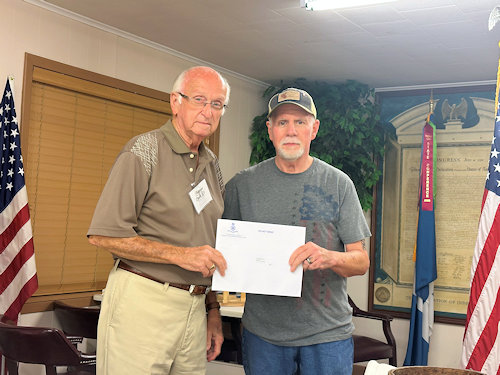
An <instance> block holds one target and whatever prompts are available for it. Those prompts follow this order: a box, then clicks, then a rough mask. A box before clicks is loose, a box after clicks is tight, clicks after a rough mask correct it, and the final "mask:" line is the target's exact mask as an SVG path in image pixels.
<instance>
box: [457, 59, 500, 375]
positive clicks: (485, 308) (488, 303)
mask: <svg viewBox="0 0 500 375" xmlns="http://www.w3.org/2000/svg"><path fill="white" fill-rule="evenodd" d="M499 75H500V67H499ZM498 89H499V85H498V84H497V90H498ZM495 102H496V118H495V131H494V133H493V141H492V145H491V152H490V161H489V165H488V174H487V177H486V186H485V190H484V195H483V203H482V207H481V216H480V218H479V230H478V235H477V240H476V246H475V249H474V255H473V257H472V267H471V280H472V281H471V288H470V296H469V305H468V308H467V318H466V322H465V333H464V342H463V350H462V366H463V367H464V368H467V369H472V370H476V371H481V372H483V373H486V374H488V375H493V374H500V330H499V323H500V209H499V204H500V107H499V105H498V92H497V100H496V101H495Z"/></svg>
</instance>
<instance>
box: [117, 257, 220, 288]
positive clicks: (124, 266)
mask: <svg viewBox="0 0 500 375" xmlns="http://www.w3.org/2000/svg"><path fill="white" fill-rule="evenodd" d="M118 268H121V269H122V270H125V271H128V272H132V273H135V274H136V275H139V276H142V277H145V278H146V279H149V280H153V281H156V282H157V283H160V284H165V281H162V280H160V279H157V278H156V277H154V276H151V275H148V274H147V273H144V272H142V271H139V270H138V269H136V268H133V267H132V266H129V265H128V264H127V263H125V262H123V261H120V262H119V263H118ZM168 285H169V286H173V287H174V288H179V289H182V290H187V291H188V292H189V293H190V294H192V295H200V294H207V293H208V292H210V290H211V289H212V288H211V287H209V286H206V285H189V284H177V283H168Z"/></svg>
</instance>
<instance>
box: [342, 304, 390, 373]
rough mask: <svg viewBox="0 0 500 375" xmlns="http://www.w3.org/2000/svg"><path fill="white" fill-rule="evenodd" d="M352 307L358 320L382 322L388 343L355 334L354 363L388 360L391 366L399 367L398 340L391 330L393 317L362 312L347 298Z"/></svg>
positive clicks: (353, 336) (353, 314)
mask: <svg viewBox="0 0 500 375" xmlns="http://www.w3.org/2000/svg"><path fill="white" fill-rule="evenodd" d="M347 297H348V300H349V304H350V305H351V307H352V316H353V317H357V318H368V319H371V320H378V321H380V322H381V323H382V324H381V326H382V327H381V328H382V331H383V333H384V336H385V339H386V341H387V342H383V341H380V340H378V339H375V338H373V337H369V336H364V335H359V334H356V332H355V334H353V335H352V339H353V342H354V363H356V362H368V361H370V360H372V359H373V360H379V359H388V360H389V364H390V365H392V366H397V355H396V354H397V353H396V340H395V339H394V335H393V334H392V330H391V321H392V317H391V316H390V315H387V314H382V313H378V312H377V313H376V312H370V311H364V310H361V309H360V308H359V307H358V306H356V304H355V303H354V301H353V300H352V299H351V297H349V296H347Z"/></svg>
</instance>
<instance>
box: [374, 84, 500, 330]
mask: <svg viewBox="0 0 500 375" xmlns="http://www.w3.org/2000/svg"><path fill="white" fill-rule="evenodd" d="M431 95H432V99H433V100H432V102H433V108H434V123H435V125H436V142H437V157H436V165H435V168H434V170H435V176H434V178H435V189H436V192H435V217H436V254H437V255H436V260H437V270H438V278H437V280H436V281H435V283H434V288H435V289H434V311H435V320H436V321H441V322H448V323H455V324H462V323H463V322H464V319H465V315H466V310H467V304H468V300H469V284H470V267H471V261H472V255H473V252H474V245H475V241H476V236H477V229H478V228H477V225H478V219H479V215H480V212H481V201H482V197H483V192H484V184H485V178H486V174H487V170H488V161H489V152H490V148H491V137H492V135H493V129H494V124H495V108H494V101H495V85H493V84H492V85H482V86H463V87H446V88H443V87H440V88H435V89H432V93H431V89H425V90H424V89H422V90H411V91H410V90H408V91H405V90H401V91H391V92H378V93H377V100H379V103H380V114H381V120H382V121H384V122H386V123H388V124H390V125H392V126H393V128H394V135H393V136H392V137H388V138H387V140H386V150H385V155H384V159H383V161H382V162H381V164H380V168H381V169H382V178H381V180H380V182H379V184H378V186H377V190H376V197H377V198H376V204H375V213H374V215H373V218H374V219H375V220H374V221H375V222H374V223H373V224H372V225H374V230H373V233H374V236H375V238H374V245H375V246H374V247H375V249H374V251H372V252H371V258H372V259H371V268H370V293H369V307H370V309H372V310H386V311H388V312H390V313H391V315H394V316H399V317H409V313H410V308H411V298H412V287H413V276H414V268H415V265H414V262H413V251H414V247H415V240H416V228H417V211H418V207H417V204H418V186H419V174H420V170H419V168H420V153H421V139H422V129H423V127H424V125H425V121H426V118H427V115H428V113H429V111H430V99H431Z"/></svg>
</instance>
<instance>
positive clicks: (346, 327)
mask: <svg viewBox="0 0 500 375" xmlns="http://www.w3.org/2000/svg"><path fill="white" fill-rule="evenodd" d="M267 129H268V134H269V138H270V140H271V141H272V143H273V145H274V147H275V149H276V156H275V157H273V158H270V159H268V160H265V161H263V162H261V163H259V164H257V165H255V166H252V167H250V168H248V169H245V170H244V171H241V172H239V173H238V174H236V175H235V176H234V177H233V178H232V179H231V180H230V181H229V182H228V183H227V185H226V195H225V199H224V203H225V209H224V214H223V217H224V218H227V219H233V220H245V221H254V222H266V223H273V224H284V225H297V226H303V227H306V244H305V245H303V246H300V247H299V248H297V249H296V250H295V251H294V252H293V253H292V255H291V257H290V259H289V265H290V271H291V272H293V271H295V269H296V268H297V267H298V266H299V265H300V264H302V266H303V270H304V277H303V286H302V296H301V297H300V298H294V297H282V296H271V295H258V294H247V297H246V303H245V312H244V314H243V319H242V322H243V327H244V329H243V365H244V368H245V373H246V374H247V375H261V374H280V375H292V374H295V373H296V372H297V370H299V371H300V374H301V375H320V374H321V375H323V374H332V375H333V374H335V375H343V374H345V375H347V374H348V375H350V374H352V362H353V343H352V332H353V328H354V327H353V324H352V310H351V308H350V306H349V303H348V300H347V290H346V282H347V277H350V276H354V275H362V274H364V273H365V272H366V271H367V270H368V267H369V263H370V261H369V258H368V254H367V252H366V250H365V247H364V240H365V238H367V237H369V236H370V235H371V234H370V231H369V228H368V225H367V223H366V220H365V218H364V215H363V211H362V209H361V205H360V203H359V200H358V196H357V194H356V189H355V188H354V185H353V183H352V181H351V179H350V178H349V177H348V176H347V175H346V174H345V173H343V172H342V171H340V170H339V169H337V168H334V167H332V166H331V165H329V164H327V163H325V162H323V161H321V160H319V159H317V158H315V157H312V156H311V155H310V154H309V151H310V146H311V141H312V140H313V139H314V138H315V137H316V134H317V133H318V129H319V120H318V119H317V112H316V107H315V105H314V101H313V99H312V98H311V96H310V95H309V94H308V93H307V92H306V91H304V90H299V89H296V88H288V89H286V90H284V91H282V92H280V93H277V94H276V95H274V96H273V97H272V98H271V100H270V101H269V106H268V121H267ZM262 276H263V275H259V277H262Z"/></svg>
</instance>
